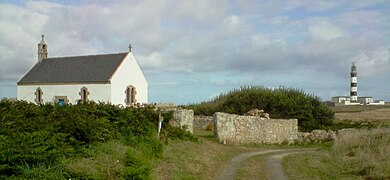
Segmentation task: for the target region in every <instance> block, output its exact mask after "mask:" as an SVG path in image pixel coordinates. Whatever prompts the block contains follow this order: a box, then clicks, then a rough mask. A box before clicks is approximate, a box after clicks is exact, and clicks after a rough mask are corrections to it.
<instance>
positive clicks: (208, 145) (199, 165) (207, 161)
mask: <svg viewBox="0 0 390 180" xmlns="http://www.w3.org/2000/svg"><path fill="white" fill-rule="evenodd" d="M195 134H197V135H198V136H199V138H200V140H201V142H199V143H194V142H188V141H173V142H170V144H169V145H168V146H166V149H165V151H164V154H163V159H162V160H161V162H160V163H159V164H158V165H157V166H156V167H155V170H154V172H155V175H154V178H153V179H214V177H215V176H216V175H217V173H218V172H219V171H220V170H222V169H221V168H223V167H224V165H225V163H226V162H227V161H228V160H229V159H231V158H232V157H234V156H235V155H237V154H240V153H242V152H247V151H249V150H250V149H249V148H244V147H239V146H234V145H223V144H220V143H218V142H216V141H215V140H214V138H213V135H212V132H211V131H198V132H195Z"/></svg>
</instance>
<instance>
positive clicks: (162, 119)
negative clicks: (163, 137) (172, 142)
mask: <svg viewBox="0 0 390 180" xmlns="http://www.w3.org/2000/svg"><path fill="white" fill-rule="evenodd" d="M163 121H164V117H162V116H161V112H160V113H159V114H158V132H157V139H160V132H161V127H162V122H163Z"/></svg>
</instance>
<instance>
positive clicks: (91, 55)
mask: <svg viewBox="0 0 390 180" xmlns="http://www.w3.org/2000/svg"><path fill="white" fill-rule="evenodd" d="M126 53H129V52H121V53H110V54H90V55H80V56H59V57H48V58H46V59H60V58H76V57H93V56H103V55H119V54H126Z"/></svg>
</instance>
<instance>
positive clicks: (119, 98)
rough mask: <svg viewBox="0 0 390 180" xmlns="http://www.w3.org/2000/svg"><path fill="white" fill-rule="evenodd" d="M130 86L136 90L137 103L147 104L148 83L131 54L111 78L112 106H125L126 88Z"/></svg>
mask: <svg viewBox="0 0 390 180" xmlns="http://www.w3.org/2000/svg"><path fill="white" fill-rule="evenodd" d="M129 85H132V86H134V87H135V88H136V91H137V94H136V97H135V98H136V100H137V103H141V104H143V103H147V102H148V83H147V81H146V79H145V76H144V75H143V73H142V71H141V69H140V67H139V65H138V63H137V61H136V59H135V57H134V56H133V54H132V53H131V52H129V53H128V55H127V56H126V58H125V60H124V61H123V62H122V64H121V65H120V66H119V68H118V69H117V70H116V72H115V74H114V75H113V76H112V77H111V102H112V104H122V105H125V104H126V103H125V99H126V93H125V92H126V87H127V86H129Z"/></svg>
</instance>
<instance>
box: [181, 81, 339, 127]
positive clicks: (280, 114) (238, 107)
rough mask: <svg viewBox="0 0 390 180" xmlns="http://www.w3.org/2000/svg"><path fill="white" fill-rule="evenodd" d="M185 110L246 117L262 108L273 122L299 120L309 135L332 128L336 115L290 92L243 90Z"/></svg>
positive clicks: (305, 96)
mask: <svg viewBox="0 0 390 180" xmlns="http://www.w3.org/2000/svg"><path fill="white" fill-rule="evenodd" d="M186 108H191V109H194V113H195V114H197V115H213V114H214V113H215V112H226V113H234V114H241V115H242V114H244V113H246V112H248V111H249V110H251V109H254V108H259V109H263V110H264V111H266V112H268V113H269V114H270V115H271V118H297V119H298V123H299V127H300V129H301V130H304V131H310V130H313V129H318V128H321V127H322V126H328V125H331V124H332V121H333V119H334V113H333V111H332V110H331V109H329V108H328V107H327V106H325V105H323V104H322V103H321V102H320V99H319V97H317V96H314V95H311V94H307V93H305V92H303V91H301V90H297V89H291V88H278V89H269V88H264V87H257V86H253V87H241V88H240V89H234V90H232V91H230V92H228V93H226V94H221V95H219V96H218V97H216V98H215V99H213V100H211V101H207V102H202V103H198V104H191V105H188V106H186Z"/></svg>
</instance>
